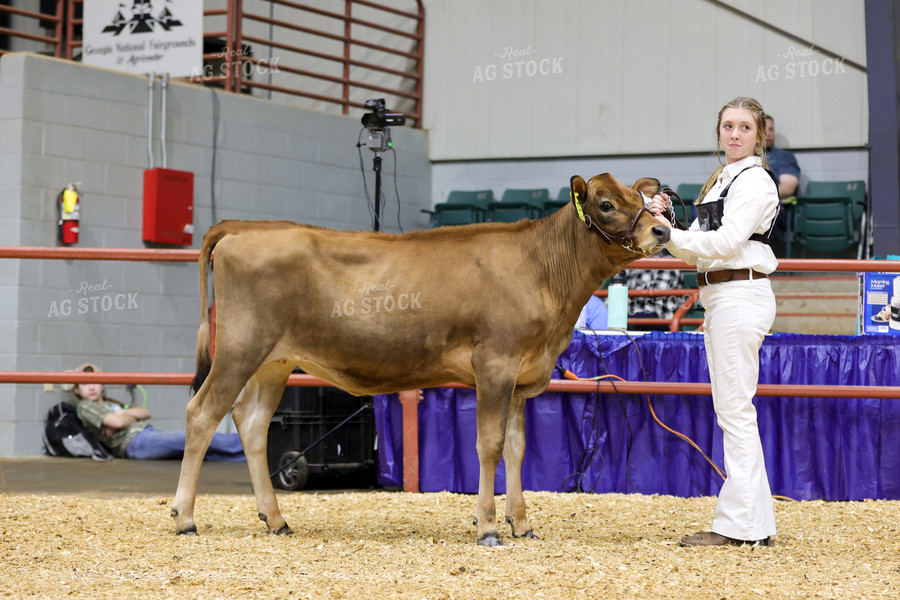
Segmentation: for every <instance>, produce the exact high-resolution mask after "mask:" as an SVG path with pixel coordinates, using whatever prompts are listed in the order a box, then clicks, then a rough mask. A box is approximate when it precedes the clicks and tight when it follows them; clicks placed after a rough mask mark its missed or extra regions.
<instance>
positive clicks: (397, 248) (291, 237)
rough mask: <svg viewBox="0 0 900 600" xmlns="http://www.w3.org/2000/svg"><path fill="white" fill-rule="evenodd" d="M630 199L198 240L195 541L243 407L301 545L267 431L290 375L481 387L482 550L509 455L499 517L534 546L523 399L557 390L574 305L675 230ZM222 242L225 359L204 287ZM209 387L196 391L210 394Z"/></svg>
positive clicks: (265, 506)
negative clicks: (211, 453)
mask: <svg viewBox="0 0 900 600" xmlns="http://www.w3.org/2000/svg"><path fill="white" fill-rule="evenodd" d="M658 186H659V182H657V181H656V180H652V179H641V180H639V181H638V182H637V183H635V185H634V186H632V188H628V187H625V186H623V185H622V184H620V183H619V182H618V181H616V180H615V179H614V178H613V177H612V176H611V175H609V174H603V175H598V176H596V177H593V178H591V180H590V181H587V182H585V181H584V180H583V179H582V178H581V177H577V176H576V177H573V178H572V181H571V187H572V192H573V197H574V198H575V201H574V202H570V203H569V204H568V205H566V206H565V207H563V208H562V209H560V210H559V211H557V212H556V213H555V214H553V215H550V216H548V217H545V218H543V219H539V220H535V221H519V222H518V223H487V224H480V225H468V226H462V227H449V228H440V229H435V230H431V231H424V232H416V233H408V234H405V235H386V234H378V233H360V232H344V231H335V230H330V229H323V228H317V227H309V226H304V225H297V224H294V223H288V222H242V221H225V222H223V223H220V224H218V225H216V226H214V227H212V228H211V229H210V230H209V232H207V234H206V235H205V236H204V238H203V247H202V250H201V257H200V285H201V310H202V324H201V326H200V332H199V334H198V341H197V376H196V378H195V388H197V387H199V390H198V391H197V393H196V395H195V396H194V397H193V399H192V400H191V401H190V403H189V404H188V406H187V444H186V448H185V453H184V459H183V462H182V465H181V476H180V478H179V480H178V490H177V492H176V494H175V501H174V507H173V509H172V516H173V517H175V527H176V530H177V532H178V533H182V534H195V533H196V531H197V530H196V527H195V525H194V518H193V513H194V500H195V497H196V493H197V480H198V477H199V474H200V467H201V464H202V461H203V456H204V454H205V452H206V449H207V447H208V445H209V443H210V439H211V437H212V435H213V432H214V431H215V429H216V426H217V425H218V423H219V422H220V421H221V419H222V418H223V417H224V416H225V414H226V413H227V412H228V410H229V409H230V408H232V406H233V407H234V412H233V417H234V422H235V424H236V425H237V429H238V432H239V433H240V436H241V440H242V442H243V445H244V451H245V453H246V456H247V464H248V467H249V469H250V479H251V481H252V483H253V490H254V493H255V495H256V502H257V507H258V509H259V517H260V519H262V520H263V521H264V522H265V523H266V525H267V526H268V528H269V531H270V532H272V533H290V531H291V530H290V528H289V527H288V525H287V523H286V522H285V520H284V518H283V517H282V515H281V512H280V510H279V508H278V503H277V501H276V499H275V493H274V490H273V488H272V482H271V480H270V478H269V472H268V464H267V459H266V435H267V430H268V427H269V422H270V420H271V418H272V414H273V413H274V411H275V409H276V408H277V406H278V403H279V401H280V399H281V395H282V392H283V390H284V386H285V382H286V380H287V378H288V375H290V373H291V371H292V370H293V369H294V367H297V366H299V367H300V368H301V369H303V370H304V371H305V372H306V373H309V374H311V375H315V376H318V377H321V378H323V379H326V380H328V381H330V382H331V383H333V384H334V385H336V386H337V387H340V388H342V389H344V390H347V391H348V392H350V393H352V394H359V395H363V394H381V393H386V392H396V391H401V390H409V389H418V388H425V387H436V386H440V385H441V384H446V383H450V382H458V383H463V384H467V385H470V386H474V387H475V388H476V389H477V396H478V409H477V422H478V433H477V444H476V445H477V450H478V458H479V461H480V465H481V475H480V478H479V484H478V485H479V487H478V501H477V507H476V524H477V528H478V542H479V543H480V544H483V545H486V546H492V545H498V544H500V536H499V533H498V531H497V524H496V516H495V504H494V473H495V471H496V469H497V465H498V464H499V462H500V457H501V455H503V456H505V458H506V482H507V501H506V514H507V516H506V520H507V521H508V522H509V523H510V524H511V525H512V533H513V535H514V536H516V537H522V536H528V537H533V536H534V534H533V532H532V527H531V525H530V524H529V522H528V518H527V517H526V514H525V502H524V499H523V497H522V483H521V478H520V471H521V465H522V457H523V455H524V452H525V423H524V414H525V410H524V409H525V400H526V399H527V398H531V397H533V396H536V395H538V394H540V393H541V392H542V391H543V390H544V389H545V388H546V387H547V385H548V383H549V382H550V378H551V373H552V371H553V367H554V365H555V364H556V359H557V357H558V356H559V355H560V353H561V352H562V351H563V350H564V349H565V348H566V346H567V344H568V343H569V341H570V340H571V337H572V330H573V327H574V325H575V321H576V319H577V318H578V315H579V313H580V311H581V308H582V307H583V306H584V305H585V303H586V302H587V301H588V299H589V298H590V296H591V294H592V292H593V291H594V290H596V289H597V287H598V286H599V285H600V283H601V282H602V281H603V280H604V279H606V278H607V277H609V276H611V275H614V274H615V273H618V272H619V271H620V270H621V269H622V268H623V267H625V265H627V264H628V263H629V262H631V261H633V260H635V259H637V258H640V257H641V256H646V255H650V254H653V253H655V252H657V251H659V250H660V249H661V247H662V244H664V243H665V242H666V241H668V238H669V230H668V228H666V227H665V226H664V225H662V224H661V222H660V221H659V220H657V219H656V218H655V217H654V216H653V215H651V214H650V213H649V212H647V211H646V210H645V209H644V203H643V200H642V198H641V195H640V194H639V193H638V192H637V191H636V190H637V189H641V190H642V191H645V192H647V193H648V194H651V195H652V193H655V192H656V189H657V188H658ZM214 248H215V269H214V275H213V279H214V281H213V283H214V287H215V294H216V327H217V329H216V347H215V353H214V358H213V360H212V361H210V353H209V335H210V332H209V323H208V318H207V306H208V295H209V292H208V283H207V281H208V277H209V264H210V255H211V253H212V251H213V249H214ZM201 384H202V385H201Z"/></svg>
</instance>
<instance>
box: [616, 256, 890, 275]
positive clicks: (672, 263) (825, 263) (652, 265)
mask: <svg viewBox="0 0 900 600" xmlns="http://www.w3.org/2000/svg"><path fill="white" fill-rule="evenodd" d="M628 268H629V269H681V270H688V271H691V270H693V269H695V267H694V266H693V265H688V264H686V263H684V262H682V261H680V260H678V259H677V258H639V259H638V260H636V261H634V262H633V263H630V264H629V265H628ZM778 269H779V270H780V271H813V272H816V271H833V272H841V271H843V272H847V273H855V272H857V271H861V272H866V273H880V272H885V273H900V260H855V259H844V258H833V259H832V258H784V259H779V261H778ZM776 273H777V271H776Z"/></svg>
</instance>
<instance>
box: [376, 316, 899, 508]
mask: <svg viewBox="0 0 900 600" xmlns="http://www.w3.org/2000/svg"><path fill="white" fill-rule="evenodd" d="M898 347H900V337H895V336H890V335H871V336H811V335H796V334H776V335H771V336H768V337H767V338H766V341H765V343H764V344H763V347H762V349H761V350H760V360H761V368H760V383H772V384H776V383H782V384H823V385H878V386H900V352H898ZM559 364H560V365H562V366H563V367H566V368H569V369H570V370H572V371H573V372H575V373H576V374H577V375H578V376H580V377H592V376H597V375H605V374H614V375H618V376H620V377H622V378H623V379H625V380H628V381H641V380H647V381H672V382H702V383H706V382H708V381H709V373H708V371H707V366H706V352H705V349H704V346H703V337H702V335H698V334H691V333H650V334H647V335H643V336H635V337H634V340H633V341H632V339H629V338H628V337H627V336H624V335H593V334H585V333H582V332H577V331H576V332H575V334H574V336H573V338H572V343H571V344H570V345H569V347H568V349H567V350H566V351H565V352H564V353H563V354H562V356H561V357H560V359H559ZM554 377H557V378H558V377H559V374H558V373H557V374H555V375H554ZM651 401H652V403H653V408H654V409H655V411H656V414H657V415H658V416H659V418H660V420H662V422H663V423H665V424H666V425H668V426H669V427H671V428H672V429H675V430H676V431H680V432H681V433H684V434H685V435H687V436H688V437H690V438H691V439H693V440H694V441H695V442H696V443H697V444H698V445H699V446H700V448H701V449H703V451H704V452H705V453H706V454H707V455H709V456H710V457H711V458H712V459H713V461H715V463H716V464H717V465H719V466H720V468H722V469H723V471H724V468H723V466H722V465H723V459H722V434H721V431H720V430H719V428H718V426H717V425H716V420H715V412H714V411H713V406H712V399H711V398H710V397H709V396H653V397H651ZM754 403H755V404H756V407H757V411H758V415H759V428H760V434H761V436H762V443H763V449H764V452H765V457H766V468H767V470H768V475H769V482H770V484H771V487H772V493H773V494H777V495H783V496H788V497H790V498H794V499H797V500H811V499H826V500H862V499H865V498H888V499H900V400H894V399H887V400H879V399H866V398H851V399H846V398H844V399H840V398H838V399H833V398H789V397H758V398H756V399H754ZM475 404H476V402H475V392H474V391H473V390H453V389H430V390H426V391H425V394H424V400H423V401H422V402H421V403H420V404H419V485H420V489H421V490H422V491H441V490H449V491H454V492H464V493H474V492H477V490H478V456H477V453H476V451H475V430H476V426H475V423H476V421H475ZM526 411H527V412H526V427H527V434H526V435H527V447H526V452H525V460H524V464H523V465H522V479H523V485H524V487H525V489H529V490H549V491H572V490H576V489H580V490H587V491H595V492H624V493H630V492H638V493H642V494H669V495H676V496H702V495H715V494H717V493H718V491H719V488H720V487H721V483H722V480H721V477H720V476H719V475H718V474H717V473H716V472H715V471H714V470H713V468H712V467H711V466H710V465H709V464H708V463H707V462H706V461H705V460H704V459H703V457H702V456H701V455H700V453H698V452H697V451H696V450H694V449H693V448H691V447H690V446H689V445H688V444H687V443H685V442H684V441H682V440H680V439H678V438H677V437H676V436H674V435H673V434H671V433H669V432H667V431H665V430H664V429H662V427H660V426H659V425H658V424H656V423H655V422H654V421H653V418H652V416H651V415H650V411H649V409H648V405H647V400H646V397H645V396H642V395H626V394H599V395H598V394H561V393H545V394H543V395H541V396H538V397H537V398H533V399H531V400H529V401H528V404H527V407H526ZM375 418H376V427H377V433H378V449H379V463H380V469H379V480H380V482H381V483H382V484H384V485H402V473H403V447H402V419H401V406H400V403H399V401H398V400H397V397H396V395H383V396H377V397H376V398H375ZM505 479H506V478H505V474H504V471H503V464H502V463H501V465H500V468H499V469H498V470H497V475H496V490H497V493H503V492H504V491H505Z"/></svg>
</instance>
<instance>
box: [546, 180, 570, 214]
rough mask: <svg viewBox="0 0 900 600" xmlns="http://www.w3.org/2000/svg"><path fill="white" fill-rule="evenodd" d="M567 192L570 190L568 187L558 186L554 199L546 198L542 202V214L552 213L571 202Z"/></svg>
mask: <svg viewBox="0 0 900 600" xmlns="http://www.w3.org/2000/svg"><path fill="white" fill-rule="evenodd" d="M569 192H570V190H569V188H568V187H564V188H560V190H559V194H557V195H556V200H547V201H546V202H544V216H545V217H546V216H548V215H552V214H553V213H555V212H556V211H558V210H559V209H561V208H562V207H563V206H565V205H566V204H568V203H569V202H571V201H572V200H571V199H570V198H569Z"/></svg>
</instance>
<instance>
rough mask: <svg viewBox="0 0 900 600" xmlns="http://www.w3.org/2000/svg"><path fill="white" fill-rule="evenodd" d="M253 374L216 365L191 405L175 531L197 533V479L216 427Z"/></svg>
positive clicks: (176, 496) (177, 494)
mask: <svg viewBox="0 0 900 600" xmlns="http://www.w3.org/2000/svg"><path fill="white" fill-rule="evenodd" d="M253 369H255V367H253ZM252 374H253V370H252V369H250V368H246V367H245V368H244V369H227V370H218V369H216V364H213V367H212V369H211V370H210V373H209V377H208V378H207V379H206V381H205V382H204V383H203V385H202V386H201V387H200V389H199V390H198V391H197V393H196V394H195V395H194V397H193V398H191V401H190V402H188V405H187V411H186V414H187V426H186V427H185V443H184V458H182V460H181V474H180V475H179V477H178V489H177V490H176V492H175V501H174V503H173V505H172V516H173V517H174V518H175V532H176V533H178V534H185V535H196V533H197V527H196V526H195V525H194V501H195V500H196V498H197V480H198V479H199V478H200V467H201V466H203V458H204V457H205V456H206V451H207V449H209V443H210V442H211V441H212V437H213V434H214V433H215V432H216V427H218V425H219V423H220V422H221V421H222V418H223V417H224V416H225V415H226V414H227V413H228V410H229V409H230V408H231V406H232V404H233V403H234V400H235V398H237V396H238V394H239V393H240V391H241V388H242V387H244V384H245V383H246V382H247V380H248V379H249V378H250V376H251V375H252Z"/></svg>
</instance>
